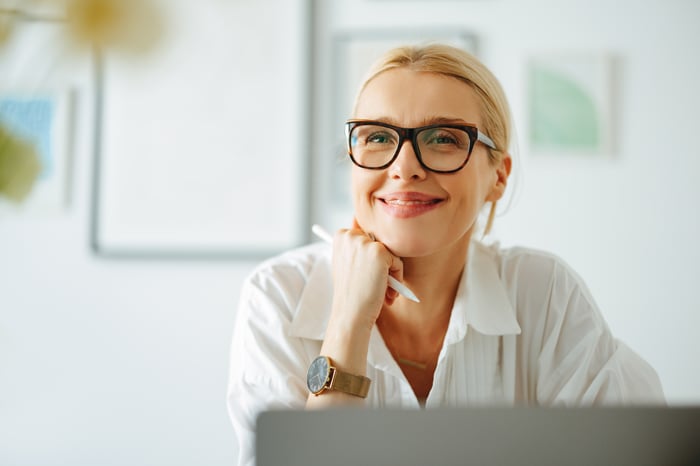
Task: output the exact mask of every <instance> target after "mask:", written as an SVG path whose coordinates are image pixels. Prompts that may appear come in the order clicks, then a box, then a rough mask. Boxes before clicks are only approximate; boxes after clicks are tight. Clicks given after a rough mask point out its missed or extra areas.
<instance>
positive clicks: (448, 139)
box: [429, 133, 457, 144]
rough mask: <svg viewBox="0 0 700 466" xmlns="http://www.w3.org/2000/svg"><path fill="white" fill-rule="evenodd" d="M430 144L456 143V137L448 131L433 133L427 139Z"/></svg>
mask: <svg viewBox="0 0 700 466" xmlns="http://www.w3.org/2000/svg"><path fill="white" fill-rule="evenodd" d="M429 142H430V143H431V144H457V139H456V138H455V137H454V136H452V135H451V134H449V133H442V134H434V135H433V136H432V137H431V138H430V141H429Z"/></svg>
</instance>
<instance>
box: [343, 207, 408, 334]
mask: <svg viewBox="0 0 700 466" xmlns="http://www.w3.org/2000/svg"><path fill="white" fill-rule="evenodd" d="M389 275H392V276H393V277H394V278H396V279H397V280H399V281H401V280H402V279H403V263H402V262H401V259H399V258H398V257H396V256H394V255H393V254H392V253H391V252H390V251H389V250H388V249H387V248H386V246H384V245H383V244H382V243H380V242H378V241H375V240H374V237H373V236H372V234H371V233H365V232H364V231H363V230H362V229H361V228H360V226H359V225H358V224H357V222H356V221H354V220H353V227H352V228H351V229H347V230H339V231H338V232H337V233H336V234H335V237H334V239H333V297H334V299H333V301H334V303H333V308H334V309H333V311H334V313H336V312H342V314H343V315H344V317H345V318H344V319H341V320H343V321H344V322H345V324H346V325H351V326H353V327H354V326H356V325H360V326H362V325H364V326H365V327H366V328H367V329H368V330H369V329H371V328H372V326H373V325H374V323H375V321H376V320H377V318H378V317H379V313H380V312H381V309H382V306H383V305H384V304H387V305H391V304H392V303H393V302H394V300H395V299H396V297H397V296H398V293H397V292H396V291H395V290H393V289H392V288H390V287H389V286H388V285H387V280H388V278H389ZM337 317H340V316H337Z"/></svg>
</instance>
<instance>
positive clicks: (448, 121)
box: [371, 115, 468, 127]
mask: <svg viewBox="0 0 700 466" xmlns="http://www.w3.org/2000/svg"><path fill="white" fill-rule="evenodd" d="M371 120H374V121H381V122H383V123H388V124H390V125H394V126H399V127H402V125H401V124H400V122H399V121H397V120H396V119H395V118H393V117H390V116H380V117H376V118H372V119H371ZM465 123H467V121H466V120H465V119H464V118H461V117H451V116H444V115H435V116H427V117H425V118H423V119H422V120H421V122H420V124H419V125H416V126H418V127H420V126H428V125H459V124H465ZM467 124H468V123H467Z"/></svg>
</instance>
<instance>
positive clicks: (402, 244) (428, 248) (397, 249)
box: [382, 240, 438, 257]
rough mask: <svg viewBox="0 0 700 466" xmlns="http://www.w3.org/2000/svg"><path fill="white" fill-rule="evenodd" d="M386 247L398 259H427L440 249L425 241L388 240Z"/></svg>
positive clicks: (385, 243)
mask: <svg viewBox="0 0 700 466" xmlns="http://www.w3.org/2000/svg"><path fill="white" fill-rule="evenodd" d="M382 242H384V241H382ZM384 245H385V246H386V247H387V248H389V250H390V251H391V253H392V254H394V255H395V256H397V257H425V256H429V255H431V254H433V253H435V252H437V249H438V248H436V246H435V245H434V244H428V243H426V242H425V241H406V240H388V241H386V242H384Z"/></svg>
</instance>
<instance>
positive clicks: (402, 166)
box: [389, 139, 426, 180]
mask: <svg viewBox="0 0 700 466" xmlns="http://www.w3.org/2000/svg"><path fill="white" fill-rule="evenodd" d="M389 171H390V174H391V176H392V178H400V179H404V180H410V179H413V180H416V179H423V178H425V176H426V170H425V168H423V166H422V165H421V163H420V161H419V160H418V154H416V151H415V149H414V147H413V144H412V143H411V140H410V139H405V140H404V141H403V143H402V145H401V147H400V148H399V154H398V155H397V156H396V159H395V160H394V163H392V164H391V166H390V167H389Z"/></svg>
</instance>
